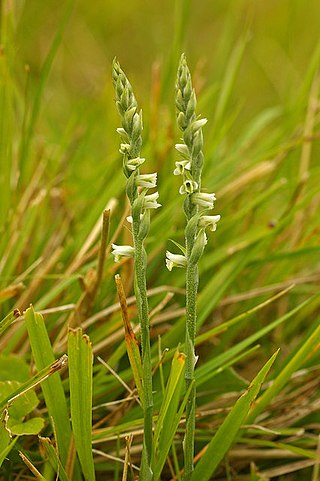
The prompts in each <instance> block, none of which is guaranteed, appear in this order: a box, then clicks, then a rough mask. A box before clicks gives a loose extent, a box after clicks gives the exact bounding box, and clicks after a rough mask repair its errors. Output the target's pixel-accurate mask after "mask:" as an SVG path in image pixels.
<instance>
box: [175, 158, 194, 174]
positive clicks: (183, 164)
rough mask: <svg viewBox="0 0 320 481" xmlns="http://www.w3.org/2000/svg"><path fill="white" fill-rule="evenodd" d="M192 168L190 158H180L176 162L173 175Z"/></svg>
mask: <svg viewBox="0 0 320 481" xmlns="http://www.w3.org/2000/svg"><path fill="white" fill-rule="evenodd" d="M190 169H191V162H190V160H179V161H178V162H176V168H175V169H174V171H173V175H182V174H184V171H185V170H190Z"/></svg>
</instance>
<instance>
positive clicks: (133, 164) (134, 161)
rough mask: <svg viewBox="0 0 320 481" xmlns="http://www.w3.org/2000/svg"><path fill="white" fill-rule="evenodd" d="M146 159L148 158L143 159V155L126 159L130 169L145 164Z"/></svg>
mask: <svg viewBox="0 0 320 481" xmlns="http://www.w3.org/2000/svg"><path fill="white" fill-rule="evenodd" d="M145 160H146V159H143V158H141V157H136V158H135V159H128V160H127V161H126V167H127V169H128V170H132V171H133V170H136V168H137V167H139V166H140V165H141V164H143V162H144V161H145Z"/></svg>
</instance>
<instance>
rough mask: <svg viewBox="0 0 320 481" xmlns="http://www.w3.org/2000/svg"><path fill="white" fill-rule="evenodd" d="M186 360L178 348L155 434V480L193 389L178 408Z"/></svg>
mask: <svg viewBox="0 0 320 481" xmlns="http://www.w3.org/2000/svg"><path fill="white" fill-rule="evenodd" d="M185 362H186V356H185V354H183V353H181V352H179V351H178V350H177V351H176V352H175V354H174V357H173V360H172V365H171V371H170V375H169V379H168V382H167V386H166V389H165V392H164V398H163V402H162V404H161V408H160V412H159V417H158V420H157V425H156V429H155V434H154V445H155V459H154V467H153V471H154V479H155V481H156V480H157V479H159V478H160V476H161V472H162V469H163V466H164V464H165V461H166V458H167V456H168V453H169V450H170V447H171V445H172V442H173V439H174V435H175V433H176V430H177V428H178V425H179V422H180V420H181V417H182V414H183V411H184V409H185V405H186V402H187V399H188V396H189V394H190V391H191V389H192V386H190V388H189V389H188V392H187V393H186V395H185V397H184V400H183V402H182V404H181V406H180V408H179V409H178V406H179V400H180V394H181V389H182V386H183V380H184V371H185Z"/></svg>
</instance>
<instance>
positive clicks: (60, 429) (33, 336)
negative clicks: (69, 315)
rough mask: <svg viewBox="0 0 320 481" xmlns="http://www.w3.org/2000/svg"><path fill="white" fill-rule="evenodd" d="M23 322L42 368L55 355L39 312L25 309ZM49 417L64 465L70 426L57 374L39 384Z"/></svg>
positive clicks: (69, 441) (69, 440)
mask: <svg viewBox="0 0 320 481" xmlns="http://www.w3.org/2000/svg"><path fill="white" fill-rule="evenodd" d="M24 318H25V323H26V326H27V330H28V334H29V340H30V344H31V349H32V353H33V357H34V359H35V363H36V367H37V369H38V370H41V369H44V368H45V367H47V366H48V365H50V364H51V363H53V362H54V360H55V356H54V353H53V351H52V347H51V343H50V340H49V336H48V333H47V329H46V326H45V323H44V320H43V317H42V315H41V314H38V313H36V312H34V310H33V307H30V308H29V309H27V310H26V312H25V315H24ZM41 389H42V391H43V395H44V399H45V402H46V406H47V408H48V413H49V417H50V418H52V420H53V424H54V427H55V433H56V438H57V444H58V447H59V453H60V456H61V461H62V464H63V465H64V466H65V465H66V463H67V459H68V453H69V448H70V443H71V426H70V421H69V411H68V407H67V403H66V398H65V394H64V390H63V386H62V382H61V378H60V376H59V375H58V374H54V375H53V376H51V377H49V379H47V380H46V381H44V382H43V383H42V385H41Z"/></svg>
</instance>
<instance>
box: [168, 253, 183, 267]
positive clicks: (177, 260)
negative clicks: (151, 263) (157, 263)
mask: <svg viewBox="0 0 320 481" xmlns="http://www.w3.org/2000/svg"><path fill="white" fill-rule="evenodd" d="M186 265H187V258H186V257H185V256H182V255H181V254H172V252H169V251H167V252H166V266H167V268H168V269H169V271H172V268H173V267H186Z"/></svg>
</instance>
